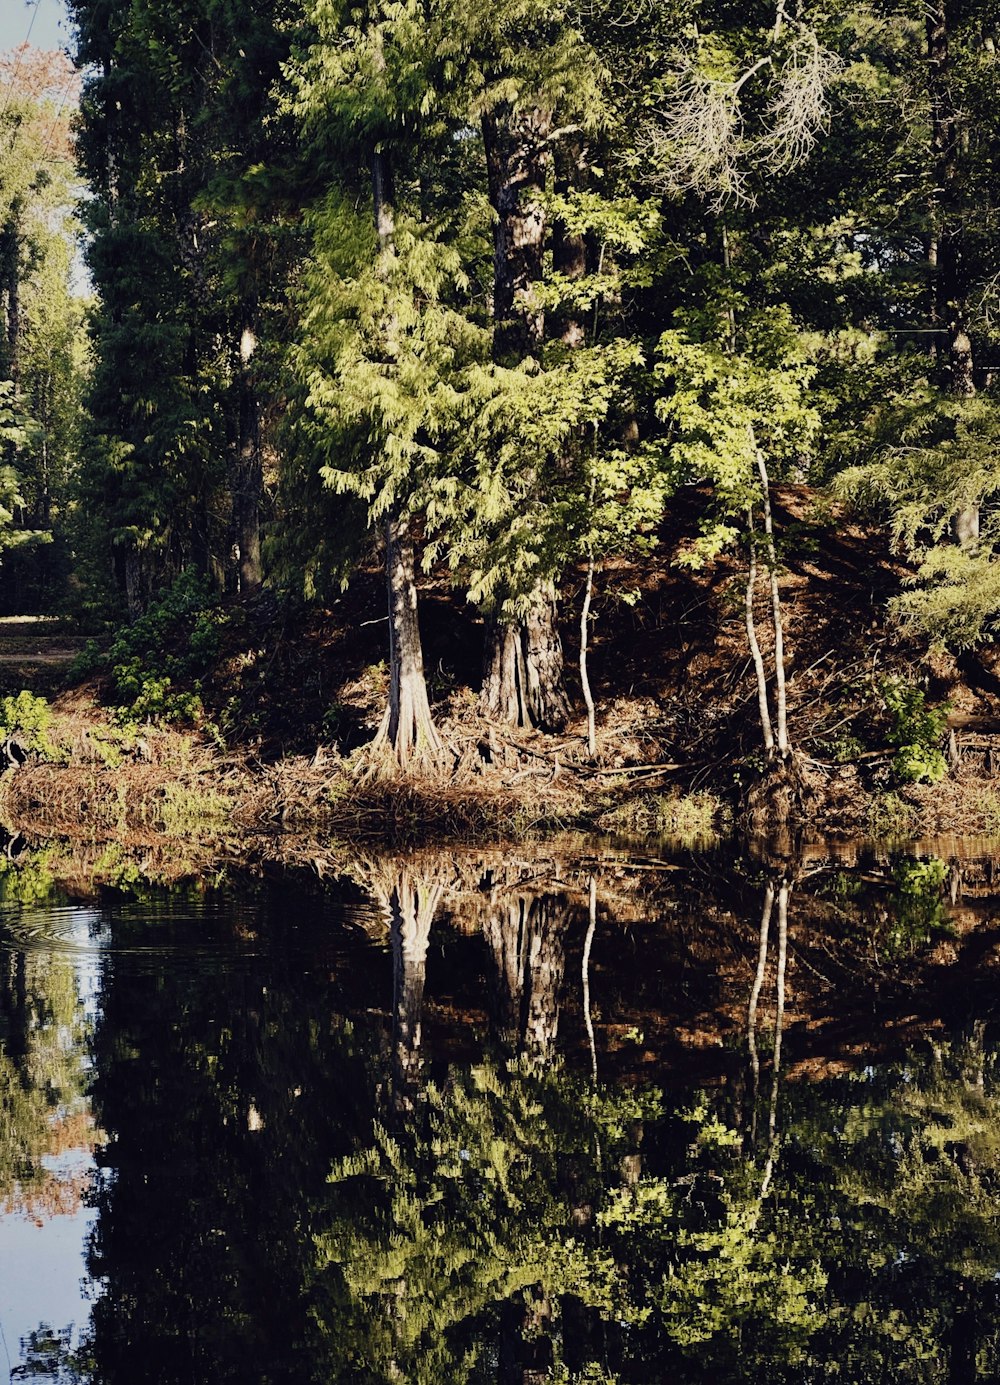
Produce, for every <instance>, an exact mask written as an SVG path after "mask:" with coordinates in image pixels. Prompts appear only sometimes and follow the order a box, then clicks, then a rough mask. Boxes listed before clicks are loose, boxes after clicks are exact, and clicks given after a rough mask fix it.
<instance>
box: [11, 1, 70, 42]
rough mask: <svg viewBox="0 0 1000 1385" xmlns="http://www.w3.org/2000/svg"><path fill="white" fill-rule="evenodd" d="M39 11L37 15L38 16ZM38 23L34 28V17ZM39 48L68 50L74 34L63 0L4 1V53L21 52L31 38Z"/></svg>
mask: <svg viewBox="0 0 1000 1385" xmlns="http://www.w3.org/2000/svg"><path fill="white" fill-rule="evenodd" d="M36 10H37V13H36ZM33 15H34V23H33V24H32V16H33ZM29 25H32V28H31V43H32V46H33V47H35V48H65V47H66V46H67V44H68V43H69V39H70V30H69V22H68V20H67V18H66V7H65V5H64V4H63V0H37V6H36V4H35V0H28V2H27V3H26V0H0V52H6V51H7V50H8V49H11V48H17V47H18V46H19V45H20V44H22V43H24V41H25V39H26V38H27V37H28V26H29Z"/></svg>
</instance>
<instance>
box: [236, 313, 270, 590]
mask: <svg viewBox="0 0 1000 1385" xmlns="http://www.w3.org/2000/svg"><path fill="white" fill-rule="evenodd" d="M256 347H257V335H256V332H255V330H254V314H253V312H252V311H249V310H248V311H247V313H246V315H245V321H244V323H243V327H242V330H241V332H240V344H239V367H238V369H239V420H238V427H239V435H238V438H237V455H236V467H235V472H234V475H233V531H234V532H233V538H234V545H235V549H236V555H237V567H238V572H239V583H240V591H241V592H255V591H257V590H258V588H259V587H260V585H261V582H262V580H263V573H262V570H261V561H260V502H261V496H262V494H263V489H264V470H263V464H262V460H261V447H260V401H259V399H258V397H257V390H256V385H255V382H254V379H253V373H252V370H251V365H250V362H251V359H252V357H253V354H254V351H255V350H256Z"/></svg>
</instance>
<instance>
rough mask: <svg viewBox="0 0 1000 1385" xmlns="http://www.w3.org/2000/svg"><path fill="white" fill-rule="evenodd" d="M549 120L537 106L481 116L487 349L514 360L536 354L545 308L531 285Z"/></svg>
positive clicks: (540, 252) (541, 221)
mask: <svg viewBox="0 0 1000 1385" xmlns="http://www.w3.org/2000/svg"><path fill="white" fill-rule="evenodd" d="M550 126H551V121H550V119H549V117H548V115H547V114H546V113H545V112H544V111H541V110H534V111H526V112H521V113H518V114H516V115H515V114H514V113H513V112H512V111H511V110H510V108H508V107H501V108H500V109H498V110H497V111H494V112H491V113H490V114H489V115H486V116H484V117H483V145H484V148H485V151H486V176H487V186H488V189H489V197H490V203H491V205H492V207H493V210H494V212H495V214H496V215H495V217H494V220H493V321H494V329H493V355H494V358H495V359H496V360H497V361H502V362H508V361H511V360H514V361H518V360H521V359H523V358H524V357H525V356H531V355H535V354H537V352H538V350H539V348H540V346H541V343H542V341H543V340H544V336H545V313H544V310H543V308H542V305H541V303H540V301H539V299H538V296H537V293H536V290H535V285H536V284H537V283H538V282H539V281H540V280H541V278H542V274H543V271H544V255H545V208H544V203H543V196H544V193H545V184H546V178H547V174H548V168H549V163H550V154H549V145H548V142H547V135H548V133H549V129H550Z"/></svg>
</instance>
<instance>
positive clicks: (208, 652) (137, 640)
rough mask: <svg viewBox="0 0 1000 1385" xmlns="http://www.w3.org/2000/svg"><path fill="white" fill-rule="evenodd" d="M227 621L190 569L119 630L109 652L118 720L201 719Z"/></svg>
mask: <svg viewBox="0 0 1000 1385" xmlns="http://www.w3.org/2000/svg"><path fill="white" fill-rule="evenodd" d="M224 621H225V617H224V615H223V613H222V612H221V611H220V610H219V609H218V607H217V606H216V604H215V600H214V596H213V593H212V591H211V588H210V586H209V584H208V583H207V582H206V581H205V580H204V579H203V578H201V577H198V576H197V575H196V574H195V573H191V572H186V573H183V574H182V575H181V576H180V577H179V578H178V579H177V581H176V582H175V583H174V584H173V586H172V587H171V588H170V590H169V591H168V592H167V593H166V594H165V595H164V597H163V599H162V600H161V601H159V602H157V603H156V605H155V606H151V607H150V608H149V610H148V611H146V613H145V614H144V615H142V616H140V617H139V619H138V620H136V621H134V622H133V623H132V624H131V625H129V626H126V627H125V628H124V629H123V630H121V631H119V633H118V635H117V636H116V638H115V640H114V642H113V643H112V645H111V647H110V649H109V650H108V653H107V655H106V664H107V666H108V667H109V668H110V671H111V677H112V680H113V683H114V691H115V700H116V702H117V703H118V705H119V708H120V710H119V713H118V715H119V719H120V720H122V721H125V722H140V721H160V722H162V721H197V720H199V719H200V718H201V717H202V715H203V713H204V707H203V704H202V700H201V691H202V682H203V679H204V678H205V676H206V675H207V673H208V671H209V669H210V667H211V664H212V661H213V659H214V658H215V656H216V655H217V653H218V651H219V641H220V635H221V631H222V626H223V624H224Z"/></svg>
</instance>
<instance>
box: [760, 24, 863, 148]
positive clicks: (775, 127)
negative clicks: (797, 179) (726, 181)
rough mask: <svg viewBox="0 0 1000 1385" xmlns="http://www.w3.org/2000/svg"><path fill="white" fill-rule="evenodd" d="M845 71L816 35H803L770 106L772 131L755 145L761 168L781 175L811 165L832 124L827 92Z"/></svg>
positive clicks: (791, 52)
mask: <svg viewBox="0 0 1000 1385" xmlns="http://www.w3.org/2000/svg"><path fill="white" fill-rule="evenodd" d="M841 67H842V62H841V60H840V58H839V57H838V56H837V55H836V54H835V53H831V52H830V50H829V49H827V48H823V47H822V46H821V45H820V42H819V40H818V39H817V37H816V35H815V34H814V33H813V32H812V30H810V29H803V30H801V31H800V32H799V34H798V35H797V37H796V39H795V41H794V42H793V43H792V45H791V47H790V49H789V52H788V56H787V58H786V60H785V62H784V64H783V65H782V67H781V70H780V74H779V80H778V84H777V88H776V90H775V93H774V95H773V97H772V98H771V101H770V103H769V105H768V111H767V115H768V120H769V122H770V129H769V130H768V132H767V133H766V134H765V135H764V136H762V138H760V139H759V140H758V141H757V142H756V149H755V155H756V159H757V161H758V163H760V164H763V165H764V166H765V167H767V168H769V169H770V170H772V171H773V172H776V173H780V172H787V171H788V170H789V169H792V168H796V167H797V166H798V165H799V164H802V163H804V162H805V161H806V159H808V157H809V155H810V154H811V153H812V151H813V148H814V146H815V144H816V138H817V134H818V132H819V131H820V130H823V129H825V128H826V125H827V123H828V120H829V115H830V104H829V97H828V92H829V88H830V84H831V83H832V81H833V80H834V78H835V77H836V76H837V75H838V74H839V72H840V70H841Z"/></svg>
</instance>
